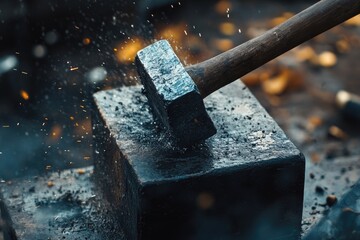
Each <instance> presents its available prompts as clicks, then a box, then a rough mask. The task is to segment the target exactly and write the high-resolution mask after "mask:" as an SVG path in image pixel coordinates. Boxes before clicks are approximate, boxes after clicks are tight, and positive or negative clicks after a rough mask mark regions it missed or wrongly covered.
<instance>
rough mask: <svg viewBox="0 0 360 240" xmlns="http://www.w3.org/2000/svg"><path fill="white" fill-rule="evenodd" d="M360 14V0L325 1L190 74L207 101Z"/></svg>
mask: <svg viewBox="0 0 360 240" xmlns="http://www.w3.org/2000/svg"><path fill="white" fill-rule="evenodd" d="M359 13H360V0H322V1H319V2H317V3H316V4H314V5H312V6H311V7H309V8H307V9H305V10H304V11H302V12H300V13H298V14H296V15H295V16H293V17H292V18H290V19H288V20H287V21H285V22H283V23H282V24H280V25H279V26H276V27H274V28H272V29H270V30H268V31H267V32H265V33H264V34H263V35H261V36H259V37H256V38H254V39H251V40H249V41H247V42H245V43H243V44H241V45H239V46H237V47H235V48H233V49H230V50H228V51H226V52H224V53H221V54H219V55H217V56H215V57H213V58H210V59H209V60H206V61H204V62H201V63H198V64H195V65H192V66H189V67H187V68H186V71H187V72H188V73H189V75H190V76H191V77H192V79H193V80H194V81H195V83H196V85H197V86H198V88H199V91H200V93H201V95H202V96H203V97H206V96H208V95H209V94H211V93H212V92H214V91H216V90H218V89H220V88H221V87H223V86H225V85H227V84H229V83H231V82H233V81H234V80H236V79H238V78H240V77H242V76H244V75H245V74H247V73H249V72H251V71H252V70H254V69H256V68H258V67H260V66H262V65H263V64H265V63H267V62H268V61H270V60H272V59H274V58H276V57H277V56H279V55H281V54H283V53H285V52H287V51H289V50H290V49H292V48H294V47H296V46H298V45H299V44H301V43H303V42H305V41H307V40H309V39H311V38H313V37H315V36H316V35H318V34H320V33H322V32H325V31H326V30H328V29H330V28H332V27H334V26H336V25H338V24H340V23H342V22H344V21H345V20H347V19H349V18H351V17H353V16H355V15H357V14H359Z"/></svg>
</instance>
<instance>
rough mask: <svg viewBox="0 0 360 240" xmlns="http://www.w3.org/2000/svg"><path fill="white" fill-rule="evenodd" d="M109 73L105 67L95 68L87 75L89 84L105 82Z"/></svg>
mask: <svg viewBox="0 0 360 240" xmlns="http://www.w3.org/2000/svg"><path fill="white" fill-rule="evenodd" d="M106 76H107V71H106V69H105V68H104V67H95V68H93V69H92V70H90V71H89V72H88V73H87V74H86V78H87V80H88V81H89V82H92V83H97V82H100V81H103V80H105V78H106Z"/></svg>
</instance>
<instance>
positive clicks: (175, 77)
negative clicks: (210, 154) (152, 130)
mask: <svg viewBox="0 0 360 240" xmlns="http://www.w3.org/2000/svg"><path fill="white" fill-rule="evenodd" d="M135 63H136V66H137V71H138V73H139V75H140V79H141V82H142V84H143V85H144V88H145V93H146V96H147V98H148V100H149V105H150V107H151V109H152V111H153V115H154V118H155V120H157V121H159V122H161V123H162V124H163V128H164V129H165V130H167V131H169V132H170V133H171V135H172V136H173V137H174V138H175V140H176V141H177V142H178V144H180V145H183V146H187V145H192V144H195V143H197V142H200V141H203V140H205V139H207V138H209V137H211V136H212V135H214V134H215V133H216V128H215V126H214V124H213V122H212V121H211V119H210V117H209V115H208V114H207V112H206V110H205V106H204V102H203V100H202V97H201V95H200V92H199V90H198V88H197V86H196V85H195V83H194V81H193V80H192V79H191V77H190V76H189V74H188V73H187V72H186V70H185V68H184V67H183V66H182V64H181V62H180V60H179V59H178V57H177V56H176V55H175V53H174V51H173V50H172V48H171V46H170V44H169V43H168V42H167V41H166V40H161V41H158V42H156V43H154V44H152V45H150V46H148V47H146V48H144V49H142V50H140V51H139V52H138V53H137V56H136V59H135Z"/></svg>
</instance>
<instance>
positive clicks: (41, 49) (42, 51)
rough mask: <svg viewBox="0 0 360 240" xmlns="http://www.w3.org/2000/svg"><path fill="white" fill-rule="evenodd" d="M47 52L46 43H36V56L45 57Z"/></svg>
mask: <svg viewBox="0 0 360 240" xmlns="http://www.w3.org/2000/svg"><path fill="white" fill-rule="evenodd" d="M46 52H47V50H46V47H45V46H44V45H41V44H39V45H36V46H34V48H33V54H34V56H35V57H36V58H43V57H45V55H46Z"/></svg>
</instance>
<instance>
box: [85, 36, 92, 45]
mask: <svg viewBox="0 0 360 240" xmlns="http://www.w3.org/2000/svg"><path fill="white" fill-rule="evenodd" d="M90 43H91V39H90V38H88V37H87V38H84V39H83V44H84V45H89V44H90Z"/></svg>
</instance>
